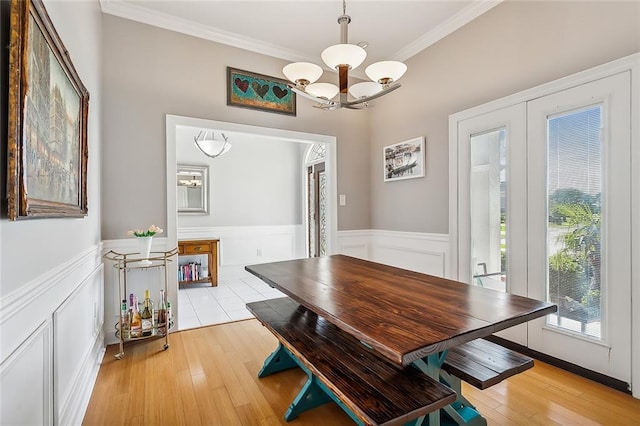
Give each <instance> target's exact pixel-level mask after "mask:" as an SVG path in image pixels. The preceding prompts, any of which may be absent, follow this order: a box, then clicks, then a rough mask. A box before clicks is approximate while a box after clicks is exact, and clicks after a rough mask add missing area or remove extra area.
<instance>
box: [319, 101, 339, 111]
mask: <svg viewBox="0 0 640 426" xmlns="http://www.w3.org/2000/svg"><path fill="white" fill-rule="evenodd" d="M312 106H313V107H314V108H318V109H323V110H325V111H333V110H334V109H338V108H340V102H331V103H329V104H315V105H312Z"/></svg>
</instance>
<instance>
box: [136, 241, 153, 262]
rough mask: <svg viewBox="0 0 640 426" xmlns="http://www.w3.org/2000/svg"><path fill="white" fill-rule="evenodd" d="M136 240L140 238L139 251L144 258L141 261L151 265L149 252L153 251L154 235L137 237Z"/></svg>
mask: <svg viewBox="0 0 640 426" xmlns="http://www.w3.org/2000/svg"><path fill="white" fill-rule="evenodd" d="M136 240H138V252H139V253H140V257H141V258H142V259H143V260H142V261H141V262H140V263H141V264H143V265H151V261H150V260H149V259H148V258H149V253H151V242H152V241H153V237H137V238H136Z"/></svg>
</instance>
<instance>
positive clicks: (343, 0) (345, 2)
mask: <svg viewBox="0 0 640 426" xmlns="http://www.w3.org/2000/svg"><path fill="white" fill-rule="evenodd" d="M342 14H343V15H346V14H347V0H342Z"/></svg>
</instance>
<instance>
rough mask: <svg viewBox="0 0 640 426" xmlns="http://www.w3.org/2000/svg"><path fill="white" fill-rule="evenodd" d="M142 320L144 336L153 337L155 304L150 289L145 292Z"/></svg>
mask: <svg viewBox="0 0 640 426" xmlns="http://www.w3.org/2000/svg"><path fill="white" fill-rule="evenodd" d="M140 318H141V319H142V335H143V336H151V333H152V332H153V302H152V301H151V297H150V295H149V290H148V289H147V290H145V291H144V303H143V305H142V313H141V314H140Z"/></svg>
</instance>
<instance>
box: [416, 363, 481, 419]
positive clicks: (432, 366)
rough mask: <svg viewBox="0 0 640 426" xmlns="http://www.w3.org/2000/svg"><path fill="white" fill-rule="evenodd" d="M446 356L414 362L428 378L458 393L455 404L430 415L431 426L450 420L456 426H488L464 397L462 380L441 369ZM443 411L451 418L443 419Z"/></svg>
mask: <svg viewBox="0 0 640 426" xmlns="http://www.w3.org/2000/svg"><path fill="white" fill-rule="evenodd" d="M446 356H447V352H446V351H444V352H441V353H440V354H433V355H429V356H428V357H426V358H424V359H419V360H417V361H414V362H413V365H414V366H416V367H417V368H418V369H420V371H422V372H423V373H424V374H426V375H427V376H429V377H431V378H432V379H435V380H439V381H441V382H443V383H444V384H446V385H448V386H449V387H450V388H451V389H453V390H454V391H455V392H456V395H457V397H458V398H457V399H456V401H455V402H454V403H453V404H450V405H447V406H446V407H444V408H442V409H441V410H438V411H434V412H432V413H429V426H440V423H441V420H442V423H443V424H450V420H453V424H454V425H467V426H487V420H486V419H485V418H484V417H482V416H481V415H480V413H479V412H478V410H476V408H475V407H474V406H473V405H472V404H471V403H470V402H469V401H468V400H467V399H466V398H465V397H464V396H463V395H462V384H461V382H460V379H458V378H457V377H454V376H451V375H450V374H448V373H447V372H445V371H443V370H442V369H441V367H442V364H443V363H444V360H445V358H446ZM442 411H444V413H446V415H447V416H448V417H449V418H441V415H440V414H441V412H442Z"/></svg>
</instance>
